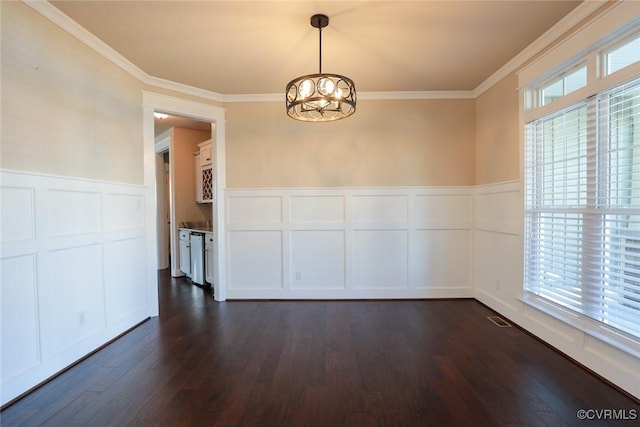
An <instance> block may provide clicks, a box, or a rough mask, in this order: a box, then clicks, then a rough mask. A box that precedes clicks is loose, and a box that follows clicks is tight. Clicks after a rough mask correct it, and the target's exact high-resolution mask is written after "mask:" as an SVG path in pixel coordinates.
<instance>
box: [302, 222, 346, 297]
mask: <svg viewBox="0 0 640 427" xmlns="http://www.w3.org/2000/svg"><path fill="white" fill-rule="evenodd" d="M344 235H345V233H344V230H294V231H292V232H291V271H292V273H293V274H292V283H291V287H292V288H294V289H344V287H345V285H346V280H345V265H344V262H345V254H344V250H345V249H344V248H345V245H344Z"/></svg>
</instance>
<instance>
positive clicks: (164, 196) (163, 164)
mask: <svg viewBox="0 0 640 427" xmlns="http://www.w3.org/2000/svg"><path fill="white" fill-rule="evenodd" d="M213 128H215V124H213V123H211V122H205V121H200V120H195V119H192V118H189V117H184V116H180V115H173V114H167V113H161V112H157V111H154V149H155V153H156V159H155V161H156V200H157V202H156V207H157V215H156V218H157V245H158V270H162V269H165V268H170V269H171V275H172V276H173V277H179V276H183V275H184V274H183V273H182V271H181V270H180V267H179V265H180V264H179V262H180V260H179V249H178V248H179V246H178V237H177V236H178V228H179V226H180V224H179V222H180V221H185V218H184V216H185V211H194V210H196V211H199V212H198V213H199V215H202V217H201V218H204V219H205V220H206V221H207V222H208V223H212V222H213V212H212V209H211V206H206V207H205V206H197V208H198V209H196V205H197V203H196V200H195V198H194V197H191V198H190V197H189V196H188V194H189V193H191V192H192V193H194V194H195V185H196V183H195V182H189V181H190V180H189V177H193V176H194V173H193V171H191V170H189V171H187V170H186V169H185V167H191V166H193V157H192V153H193V152H194V150H195V149H196V148H197V147H195V146H194V142H193V141H190V140H185V132H191V138H194V137H195V138H196V139H195V140H196V141H199V140H200V139H202V140H205V139H211V136H212V135H211V134H212V129H213ZM194 134H195V136H194ZM198 135H206V136H201V137H199V136H198ZM187 139H188V138H187ZM185 172H186V173H185ZM178 179H179V180H180V183H178V182H175V180H178ZM178 184H179V185H178ZM185 184H186V188H185ZM192 187H193V188H192ZM174 189H175V191H180V194H175V192H174ZM178 196H180V197H178ZM178 199H180V200H178ZM189 199H191V200H189ZM205 208H206V209H205ZM177 212H181V213H182V215H181V216H180V215H178V214H177ZM204 213H206V215H203V214H204ZM188 219H189V220H190V221H191V218H188Z"/></svg>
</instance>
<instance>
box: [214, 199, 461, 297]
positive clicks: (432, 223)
mask: <svg viewBox="0 0 640 427" xmlns="http://www.w3.org/2000/svg"><path fill="white" fill-rule="evenodd" d="M226 203H227V206H228V208H227V213H228V217H227V237H228V239H227V248H228V251H227V255H228V258H227V266H228V272H229V279H228V290H227V298H229V299H234V298H304V299H308V298H428V297H468V296H470V295H471V294H472V291H471V284H470V281H471V273H470V271H471V251H470V250H471V245H472V239H471V230H472V224H473V213H472V212H473V189H471V188H467V187H437V188H423V187H409V188H403V187H402V188H387V187H385V188H318V189H251V190H249V189H247V190H227V192H226ZM276 236H277V237H276Z"/></svg>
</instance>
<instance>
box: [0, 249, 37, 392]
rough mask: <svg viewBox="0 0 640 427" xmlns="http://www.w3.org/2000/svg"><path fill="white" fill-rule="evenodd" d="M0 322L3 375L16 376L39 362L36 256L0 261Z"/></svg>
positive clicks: (0, 354)
mask: <svg viewBox="0 0 640 427" xmlns="http://www.w3.org/2000/svg"><path fill="white" fill-rule="evenodd" d="M0 273H1V276H0V278H1V279H2V286H0V306H1V307H0V308H1V310H0V321H1V322H2V323H1V325H0V326H1V328H2V336H1V338H2V345H0V358H1V362H2V364H1V365H0V368H1V370H2V378H3V380H4V379H11V378H15V377H17V376H18V375H20V374H21V373H23V372H25V371H27V370H28V369H30V368H33V367H34V366H36V365H37V364H38V363H40V345H39V341H38V305H37V304H38V303H37V301H36V257H35V255H24V256H20V257H14V258H4V259H2V260H0Z"/></svg>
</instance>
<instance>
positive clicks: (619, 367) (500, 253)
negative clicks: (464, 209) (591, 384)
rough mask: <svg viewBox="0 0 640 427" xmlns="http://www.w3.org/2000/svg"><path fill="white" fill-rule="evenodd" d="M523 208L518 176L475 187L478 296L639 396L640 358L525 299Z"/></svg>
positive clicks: (474, 240)
mask: <svg viewBox="0 0 640 427" xmlns="http://www.w3.org/2000/svg"><path fill="white" fill-rule="evenodd" d="M523 207H524V202H523V196H522V190H521V185H520V182H519V181H514V182H504V183H497V184H491V185H482V186H477V187H476V189H475V230H474V238H473V242H474V243H473V246H474V251H473V253H474V256H473V257H474V266H473V286H474V292H475V297H476V299H477V300H479V301H481V302H482V303H484V304H486V305H487V306H489V307H491V308H493V309H494V310H496V311H497V312H499V313H501V314H502V315H503V316H505V317H507V318H509V319H511V320H512V321H513V322H515V323H517V324H518V325H520V326H522V327H523V328H525V329H527V330H528V331H529V332H531V333H532V334H534V335H536V336H538V337H539V338H541V339H542V340H544V341H546V342H547V343H549V344H550V345H552V346H553V347H555V348H557V349H559V350H560V351H562V352H564V353H565V354H567V355H568V356H570V357H572V358H574V359H575V360H577V361H578V362H580V363H582V364H583V365H585V366H586V367H588V368H589V369H592V370H593V371H595V372H597V373H599V374H600V375H602V376H603V377H605V378H607V379H608V380H609V381H611V382H613V383H614V384H616V385H618V386H619V387H621V388H623V389H624V390H626V391H628V392H629V393H631V394H632V395H634V396H636V397H637V398H640V359H638V358H637V357H635V356H633V355H631V354H629V353H625V352H623V351H621V350H619V349H617V348H615V347H613V346H612V345H610V344H607V343H606V342H604V341H602V340H599V339H598V338H595V337H592V336H589V335H587V334H585V333H583V332H582V331H580V330H579V329H577V328H575V327H573V326H572V325H571V324H569V323H565V322H561V321H559V320H557V319H555V318H554V317H551V316H550V315H548V314H546V313H544V312H542V311H540V310H538V309H536V308H533V307H531V306H529V305H526V304H524V303H522V302H521V297H522V294H523V260H524V246H523V227H524V225H523V219H524V210H523V209H524V208H523Z"/></svg>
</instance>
